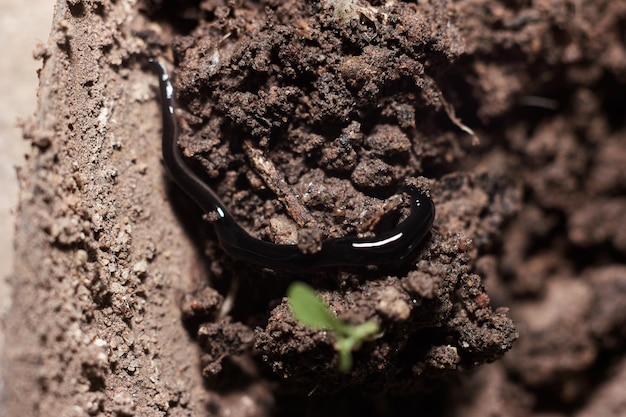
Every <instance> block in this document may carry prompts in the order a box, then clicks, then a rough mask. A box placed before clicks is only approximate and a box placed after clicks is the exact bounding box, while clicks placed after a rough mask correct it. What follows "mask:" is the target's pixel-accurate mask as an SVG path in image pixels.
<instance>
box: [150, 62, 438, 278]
mask: <svg viewBox="0 0 626 417" xmlns="http://www.w3.org/2000/svg"><path fill="white" fill-rule="evenodd" d="M151 63H152V65H153V66H154V68H155V70H156V71H157V72H158V74H159V77H160V82H159V84H160V89H161V108H162V113H163V139H162V147H163V160H164V162H165V166H166V167H167V170H168V172H169V174H170V176H171V177H172V178H173V179H174V181H175V182H176V183H177V184H178V186H179V187H180V188H182V189H183V190H184V191H185V192H186V193H187V194H188V195H189V196H190V197H191V198H192V199H193V200H194V201H195V202H196V203H197V204H198V205H199V206H200V207H201V208H202V209H203V210H204V211H205V212H207V213H212V212H215V213H217V220H216V221H215V222H214V225H215V232H216V234H217V237H218V239H219V242H220V244H221V246H222V248H223V249H224V251H225V252H226V253H227V254H228V255H230V256H232V257H233V258H235V259H240V260H243V261H246V262H249V263H252V264H255V265H260V266H262V267H265V268H270V269H275V270H282V271H291V272H304V271H310V270H313V269H318V268H324V267H330V266H340V265H344V266H365V265H382V264H389V263H394V262H398V261H401V260H403V259H404V258H405V257H406V256H407V255H408V254H410V253H411V252H412V251H413V250H414V249H415V247H416V246H417V245H418V244H419V243H420V242H421V241H422V240H423V239H424V237H425V236H426V235H427V234H428V232H429V231H430V228H431V226H432V224H433V220H434V218H435V206H434V204H433V202H432V200H431V199H430V197H428V196H427V195H426V194H424V193H423V192H422V191H420V190H419V189H417V188H416V187H414V186H403V187H401V188H400V189H399V192H403V193H406V194H408V195H409V196H410V197H411V213H410V214H409V216H408V217H407V218H406V219H405V220H404V221H402V222H401V223H400V224H399V225H398V226H397V227H396V228H395V229H393V230H390V231H388V232H385V233H382V234H380V235H378V236H376V237H373V238H357V237H350V236H347V237H341V238H336V239H328V240H325V241H323V242H322V248H321V250H320V251H318V252H315V253H312V254H304V253H302V252H300V250H299V249H298V247H297V246H296V245H280V244H276V243H271V242H266V241H264V240H260V239H256V238H254V237H252V236H250V234H248V232H246V231H245V230H244V229H243V228H242V227H241V226H239V224H237V222H236V221H235V220H234V219H233V217H232V216H231V215H230V213H229V212H228V210H227V209H226V206H224V204H223V203H222V201H221V200H220V198H219V197H218V195H217V194H215V192H214V191H213V190H212V189H211V188H210V187H209V186H208V185H207V184H205V183H204V182H203V181H202V180H201V179H200V177H199V176H198V175H197V174H196V173H194V172H193V171H192V170H191V168H190V167H189V166H188V165H187V164H186V163H185V160H184V159H183V155H182V152H181V151H180V149H179V147H178V143H177V137H178V127H177V123H176V117H175V116H174V88H173V86H172V83H171V81H170V79H169V76H168V74H167V70H166V69H165V67H164V66H163V64H161V63H159V62H158V61H155V60H151Z"/></svg>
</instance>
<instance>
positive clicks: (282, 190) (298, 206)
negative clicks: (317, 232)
mask: <svg viewBox="0 0 626 417" xmlns="http://www.w3.org/2000/svg"><path fill="white" fill-rule="evenodd" d="M243 150H244V152H245V153H246V155H247V156H248V159H249V160H250V162H251V163H252V167H253V168H254V170H255V172H256V173H257V174H258V175H259V176H260V177H261V179H262V180H263V182H264V183H265V185H267V188H269V189H270V190H271V191H272V192H273V193H274V194H275V195H276V197H278V199H279V200H280V201H281V202H282V203H283V205H284V206H285V210H287V213H289V215H290V216H291V218H292V219H293V220H294V221H295V222H296V223H297V224H298V226H300V227H310V226H311V225H313V224H314V223H315V219H313V216H312V215H311V213H309V211H308V210H307V209H306V207H305V206H304V205H303V204H302V203H301V202H300V200H299V199H298V195H297V194H296V193H295V191H294V190H293V188H291V187H290V186H289V184H287V181H285V179H284V178H283V176H282V175H281V174H280V173H279V172H278V170H277V169H276V167H275V166H274V164H273V163H272V161H270V160H269V159H268V158H266V157H265V155H263V152H262V151H261V150H260V149H257V148H255V147H254V146H253V145H252V143H250V141H249V140H246V141H244V142H243Z"/></svg>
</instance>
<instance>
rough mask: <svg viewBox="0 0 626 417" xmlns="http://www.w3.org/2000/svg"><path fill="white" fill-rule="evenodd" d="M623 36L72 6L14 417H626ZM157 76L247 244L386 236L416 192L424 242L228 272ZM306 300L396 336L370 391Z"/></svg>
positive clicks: (25, 197)
mask: <svg viewBox="0 0 626 417" xmlns="http://www.w3.org/2000/svg"><path fill="white" fill-rule="evenodd" d="M625 30H626V3H624V2H611V1H608V0H605V1H591V0H589V1H584V0H581V1H577V2H569V3H566V2H557V1H541V2H536V3H532V4H531V3H528V2H514V3H511V2H501V3H500V2H486V1H484V0H467V1H450V2H446V1H436V0H432V1H430V2H425V3H422V2H420V3H418V4H415V3H412V2H389V3H384V2H380V1H373V0H372V1H371V2H370V3H366V2H357V1H348V0H321V1H313V2H303V1H295V0H291V1H281V2H279V1H273V0H266V1H260V2H243V1H219V0H205V1H200V2H198V1H195V2H194V1H185V2H173V1H159V0H143V1H138V2H135V1H131V0H117V1H111V2H109V1H104V0H67V1H59V2H58V3H57V6H56V10H55V17H54V27H53V34H52V36H51V38H50V41H49V43H48V44H47V45H46V46H45V47H42V48H41V50H38V51H37V54H38V56H39V57H40V58H41V59H42V60H43V68H42V70H41V73H40V91H39V108H38V110H37V112H36V114H35V115H34V116H33V117H32V118H31V119H30V120H29V121H28V122H27V123H26V125H25V128H24V135H25V137H26V138H28V139H30V140H31V143H32V145H33V147H32V152H31V154H30V156H29V160H28V162H27V163H26V164H25V166H24V167H22V169H21V170H20V172H19V177H20V185H21V190H22V194H21V202H20V208H19V215H18V220H17V221H18V224H17V237H16V250H17V258H16V266H15V273H14V284H13V285H14V287H15V293H14V298H13V307H12V310H11V312H10V314H9V315H8V317H6V318H5V328H6V333H7V349H6V357H5V358H4V360H3V362H4V363H3V372H4V380H5V383H6V388H5V401H4V403H5V411H6V412H7V415H37V416H48V415H50V416H52V415H54V416H56V415H64V416H83V415H103V416H104V415H106V416H130V415H136V416H153V415H154V416H161V415H171V416H182V415H193V416H201V415H215V416H229V415H230V416H270V415H272V416H273V415H276V416H278V415H312V416H316V415H321V414H322V413H323V414H325V415H330V416H335V415H337V416H338V415H364V416H392V415H393V416H397V415H400V416H402V415H416V414H417V413H420V414H421V413H425V412H428V414H429V415H446V416H452V415H459V416H489V415H504V416H528V415H536V416H546V415H550V416H565V415H574V416H597V415H602V416H613V415H614V416H618V415H624V414H625V413H626V404H625V403H624V398H623V395H620V393H623V392H626V377H625V376H624V375H625V370H626V359H625V358H624V354H623V351H624V345H625V342H626V331H625V330H624V329H626V266H625V265H624V263H625V262H624V261H625V260H626V256H625V254H626V229H625V228H624V226H623V224H624V222H625V221H626V197H625V193H624V191H626V170H624V168H623V165H624V163H623V161H624V160H626V125H625V123H624V120H625V118H624V113H625V112H626V45H625V44H626V38H625V37H626V35H625V33H624V31H625ZM149 56H157V57H163V59H166V60H168V61H169V62H170V64H169V65H170V68H175V71H174V74H175V86H176V88H177V92H178V95H177V98H178V103H179V105H180V111H179V113H178V118H179V122H180V124H181V137H180V144H181V146H182V147H183V149H184V152H185V153H186V154H187V155H188V156H189V157H190V158H191V159H192V161H193V163H194V164H195V168H196V169H198V170H204V171H205V176H206V181H207V182H208V183H210V184H211V185H212V186H213V187H214V188H215V189H216V190H217V192H218V194H219V195H221V196H222V197H223V199H224V201H225V203H226V204H227V205H228V206H229V208H230V209H231V211H232V212H233V214H234V215H235V217H236V218H237V220H238V221H240V222H241V223H242V224H243V225H244V226H245V227H246V228H247V229H248V230H249V231H250V232H251V233H252V234H254V235H256V236H257V237H260V238H263V239H267V240H275V239H281V238H282V237H284V236H281V230H295V231H296V232H295V233H296V234H297V230H298V228H300V227H301V226H303V225H305V226H306V227H305V229H304V230H305V231H308V233H302V235H303V236H304V235H307V236H309V235H310V231H311V230H313V231H320V233H318V235H319V237H321V238H323V237H335V236H341V235H345V234H351V233H369V232H372V231H376V230H379V229H384V228H385V227H388V226H389V223H390V221H391V220H392V219H388V218H387V217H388V216H385V215H383V214H384V213H385V212H386V211H387V210H389V208H390V207H398V206H399V205H400V203H399V202H397V199H395V200H394V198H389V197H390V196H391V195H392V194H393V193H394V191H395V189H396V188H397V187H398V186H399V185H401V184H403V183H411V184H416V185H418V186H420V187H422V188H425V189H428V190H429V191H430V194H431V196H432V197H433V200H434V202H435V205H436V209H437V218H436V220H435V224H434V227H433V231H432V233H431V236H430V238H429V239H428V240H427V242H426V243H425V244H424V245H423V247H422V248H421V250H420V251H419V252H418V253H416V254H415V255H414V256H413V258H411V259H408V260H407V261H406V262H404V263H402V264H398V265H394V266H393V267H384V268H383V267H380V268H377V267H370V268H334V269H327V270H323V271H319V272H316V273H312V274H306V275H300V276H298V275H294V274H288V273H279V272H273V271H268V270H263V269H261V268H258V267H253V266H250V265H247V264H246V263H245V262H234V261H233V260H231V259H229V258H228V257H227V256H226V255H225V254H224V253H223V252H222V251H221V249H220V248H219V245H218V244H217V243H216V239H215V235H214V232H213V230H212V228H211V226H210V225H208V224H207V223H203V221H202V219H201V218H202V213H201V212H199V210H198V209H197V208H196V207H195V206H194V205H193V203H192V202H191V201H190V200H189V199H188V198H187V197H186V196H184V195H183V194H182V193H181V192H180V191H179V190H177V189H176V188H175V187H173V186H171V185H170V182H169V180H168V179H167V178H166V177H165V175H164V170H163V168H162V166H161V163H160V148H159V137H160V129H161V126H160V117H159V113H158V99H157V94H156V93H157V91H156V88H155V87H156V76H155V75H154V74H153V73H151V72H150V71H149V70H148V68H147V66H146V60H147V57H149ZM470 128H471V130H470ZM472 131H473V132H475V135H474V136H472V135H470V134H469V133H472ZM261 156H262V157H263V158H265V159H266V161H267V163H266V164H264V165H263V164H258V163H255V161H258V159H259V158H260V157H261ZM268 165H269V166H271V170H264V168H263V166H268ZM268 173H269V174H268ZM268 175H269V176H268ZM270 179H271V181H270ZM277 182H282V184H283V185H282V186H281V187H283V191H284V190H285V189H287V191H286V192H289V193H292V194H293V195H295V196H298V197H299V199H296V200H294V201H292V200H289V201H292V202H291V203H290V202H285V201H287V200H283V199H277V192H276V188H275V187H276V186H275V184H276V183H277ZM294 205H297V207H294ZM294 213H300V215H299V216H296V215H294ZM303 213H304V214H303ZM302 215H303V216H304V217H302ZM303 218H305V219H306V221H303V220H302V219H303ZM277 225H278V226H277ZM296 279H297V280H305V281H307V282H309V283H310V284H312V285H313V286H314V287H315V288H316V290H317V291H318V292H319V293H320V295H321V296H322V298H324V300H325V301H326V302H327V303H328V304H329V306H330V307H331V309H332V310H333V311H334V312H335V313H336V314H337V315H338V316H339V317H340V318H341V319H343V320H346V321H348V322H351V323H361V322H364V321H375V322H377V323H378V324H379V325H380V327H381V329H382V333H381V336H380V337H379V338H378V339H376V340H374V341H370V342H367V343H365V344H363V346H361V348H360V349H359V350H358V351H356V352H355V355H354V359H355V365H354V367H353V369H352V370H351V372H350V373H349V374H345V375H344V374H341V373H339V372H338V370H337V354H336V352H335V351H334V349H333V343H334V336H333V334H332V333H330V332H325V331H316V330H312V329H307V328H304V327H303V326H302V325H300V324H298V323H297V322H296V321H295V320H294V319H293V317H292V316H291V314H290V312H289V309H288V307H287V304H286V300H285V299H284V298H283V296H284V293H285V289H286V287H287V286H288V284H289V283H290V282H292V281H293V280H296ZM509 349H510V351H509ZM507 351H509V352H508V353H506V355H505V352H507ZM489 362H494V363H493V364H490V365H486V364H487V363H489Z"/></svg>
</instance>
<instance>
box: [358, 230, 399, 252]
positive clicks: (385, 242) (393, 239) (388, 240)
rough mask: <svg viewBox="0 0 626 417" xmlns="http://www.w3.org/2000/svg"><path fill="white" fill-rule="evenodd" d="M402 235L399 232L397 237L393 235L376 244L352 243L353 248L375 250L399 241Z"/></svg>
mask: <svg viewBox="0 0 626 417" xmlns="http://www.w3.org/2000/svg"><path fill="white" fill-rule="evenodd" d="M403 234H404V233H402V232H400V233H398V234H397V235H393V236H391V237H388V238H387V239H383V240H378V241H376V242H366V243H358V242H354V243H352V247H353V248H377V247H379V246H385V245H386V244H387V243H391V242H395V241H396V240H398V239H400V238H401V237H402V235H403Z"/></svg>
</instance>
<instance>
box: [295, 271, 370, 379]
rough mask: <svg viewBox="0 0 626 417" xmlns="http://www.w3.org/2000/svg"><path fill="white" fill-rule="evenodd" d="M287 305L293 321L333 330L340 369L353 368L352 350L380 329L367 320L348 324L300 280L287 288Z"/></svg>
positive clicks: (347, 369)
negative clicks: (293, 318) (294, 319)
mask: <svg viewBox="0 0 626 417" xmlns="http://www.w3.org/2000/svg"><path fill="white" fill-rule="evenodd" d="M287 298H288V299H289V306H290V307H291V312H292V313H293V315H294V317H295V318H296V320H298V321H299V322H300V323H302V324H304V325H305V326H308V327H311V328H314V329H326V330H330V331H333V332H334V333H335V337H336V342H335V346H334V347H335V350H336V351H337V352H338V353H339V370H340V371H341V372H344V373H345V372H349V371H350V369H352V352H353V351H355V350H357V349H358V348H359V347H360V346H361V344H362V343H363V342H364V341H367V340H372V339H374V338H375V337H376V336H377V335H378V332H379V327H378V324H377V323H374V322H366V323H362V324H357V325H351V324H348V323H346V322H344V321H341V320H339V319H338V318H337V316H335V315H334V314H333V313H332V312H331V311H330V310H329V309H328V306H326V304H324V302H323V301H322V300H321V298H320V297H319V296H318V295H317V293H316V292H315V290H314V289H313V288H311V287H310V286H308V285H307V284H305V283H303V282H294V283H293V284H291V285H290V286H289V288H288V289H287Z"/></svg>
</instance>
